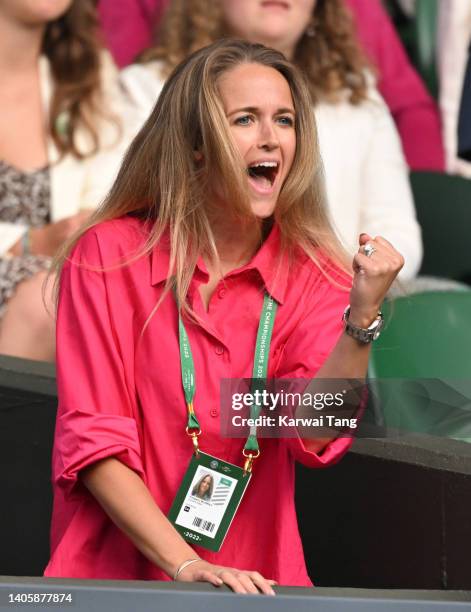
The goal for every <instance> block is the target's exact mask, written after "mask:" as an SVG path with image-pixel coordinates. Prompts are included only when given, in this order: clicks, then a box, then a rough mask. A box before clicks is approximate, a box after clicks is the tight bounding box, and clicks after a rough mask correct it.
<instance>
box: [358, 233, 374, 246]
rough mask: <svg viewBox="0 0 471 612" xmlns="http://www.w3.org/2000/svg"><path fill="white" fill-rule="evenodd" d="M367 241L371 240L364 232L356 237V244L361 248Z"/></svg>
mask: <svg viewBox="0 0 471 612" xmlns="http://www.w3.org/2000/svg"><path fill="white" fill-rule="evenodd" d="M368 240H373V238H372V237H371V236H370V235H369V234H365V232H363V233H361V234H360V236H359V237H358V244H359V245H360V246H363V245H364V244H366V243H367V242H368Z"/></svg>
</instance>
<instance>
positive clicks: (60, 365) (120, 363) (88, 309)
mask: <svg viewBox="0 0 471 612" xmlns="http://www.w3.org/2000/svg"><path fill="white" fill-rule="evenodd" d="M113 274H117V272H116V271H111V272H107V271H106V266H105V265H104V263H103V257H102V254H101V250H100V246H99V243H98V241H97V237H96V235H95V234H94V231H93V230H89V232H88V233H87V234H85V235H84V236H83V237H82V238H81V240H80V241H79V243H78V245H77V246H76V248H75V250H74V251H73V253H72V254H71V256H70V257H69V260H68V261H67V262H66V263H65V265H64V267H63V269H62V274H61V278H60V292H59V305H58V314H57V384H58V396H59V408H58V414H57V422H56V432H55V443H54V453H53V480H54V482H55V484H56V485H58V486H59V487H62V488H64V489H65V493H66V495H69V496H70V495H72V494H73V493H74V492H75V489H76V487H75V485H76V483H77V480H78V475H79V472H80V470H82V469H83V468H85V467H87V466H89V465H91V464H93V463H94V462H96V461H98V460H100V459H104V458H106V457H116V458H118V459H119V460H120V461H122V462H123V463H124V464H126V465H127V466H129V467H130V468H131V469H133V470H134V471H136V472H138V473H140V474H142V473H143V467H142V462H141V452H140V441H139V434H138V427H137V423H136V420H135V418H134V416H135V399H134V395H135V394H134V392H133V390H132V385H131V384H130V381H129V376H127V375H126V365H127V364H126V360H127V359H131V358H132V356H131V355H126V354H122V349H120V346H121V344H120V343H119V335H120V333H122V330H120V329H118V327H117V325H116V321H115V320H114V319H113V317H112V315H111V312H110V292H111V290H110V289H109V288H108V287H107V281H108V280H109V276H108V275H110V276H112V275H113ZM113 289H115V287H113ZM113 300H114V302H115V303H116V301H118V302H119V296H116V295H114V296H113Z"/></svg>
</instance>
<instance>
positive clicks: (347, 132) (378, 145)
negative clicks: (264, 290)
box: [121, 62, 422, 279]
mask: <svg viewBox="0 0 471 612" xmlns="http://www.w3.org/2000/svg"><path fill="white" fill-rule="evenodd" d="M160 66H161V65H160V64H159V63H158V62H150V63H148V64H134V65H132V66H129V67H127V68H126V69H124V70H123V71H122V72H121V82H122V85H123V88H124V90H125V93H126V95H127V96H128V98H129V100H130V103H131V107H132V108H133V109H134V110H133V117H132V120H134V121H135V120H136V119H138V120H139V121H140V122H141V123H143V122H144V121H145V120H146V119H147V116H148V115H149V113H150V111H151V109H152V107H153V105H154V103H155V101H156V100H157V97H158V95H159V94H160V91H161V89H162V87H163V84H164V80H163V78H162V76H161V70H160ZM315 115H316V121H317V127H318V132H319V143H320V150H321V155H322V159H323V163H324V168H325V178H326V189H327V200H328V205H329V209H330V212H331V218H332V220H333V224H334V226H335V227H336V229H337V232H338V234H339V236H340V238H341V239H342V241H343V243H344V244H345V246H346V248H347V249H348V250H349V251H350V252H351V253H353V252H355V251H356V250H357V248H358V235H359V234H360V232H367V233H369V234H371V235H372V236H376V235H381V236H384V237H385V238H386V239H387V240H389V241H390V242H391V243H392V244H393V245H394V246H395V248H396V249H397V250H398V251H399V252H400V253H401V254H402V255H403V256H404V259H405V262H406V263H405V266H404V268H403V270H402V272H401V278H402V279H410V278H412V277H414V276H415V275H416V274H417V272H418V270H419V267H420V263H421V259H422V241H421V231H420V227H419V225H418V223H417V220H416V216H415V209H414V203H413V199H412V193H411V189H410V185H409V178H408V168H407V166H406V162H405V160H404V155H403V153H402V148H401V143H400V139H399V136H398V134H397V132H396V128H395V126H394V123H393V120H392V118H391V116H390V114H389V111H388V109H387V107H386V105H385V103H384V102H383V100H382V98H381V96H380V95H379V93H378V92H377V90H376V89H375V88H374V87H370V90H369V99H368V100H367V101H365V102H362V103H361V104H359V105H357V106H353V105H352V104H350V103H349V102H348V101H347V100H344V101H342V102H339V103H337V104H328V103H321V104H319V105H318V106H317V107H316V108H315Z"/></svg>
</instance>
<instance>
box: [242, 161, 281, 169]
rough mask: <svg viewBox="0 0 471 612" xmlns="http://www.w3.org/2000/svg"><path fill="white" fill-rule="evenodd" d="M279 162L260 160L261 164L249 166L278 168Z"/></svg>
mask: <svg viewBox="0 0 471 612" xmlns="http://www.w3.org/2000/svg"><path fill="white" fill-rule="evenodd" d="M277 167H278V162H270V161H266V162H260V163H259V164H251V165H250V166H249V168H277Z"/></svg>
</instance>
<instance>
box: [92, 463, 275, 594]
mask: <svg viewBox="0 0 471 612" xmlns="http://www.w3.org/2000/svg"><path fill="white" fill-rule="evenodd" d="M81 479H82V482H83V483H84V484H85V486H86V487H87V489H88V490H89V491H90V492H91V493H92V495H93V496H94V497H95V498H96V499H97V501H98V502H99V503H100V505H101V506H102V508H103V509H104V510H105V512H106V513H107V514H108V516H109V517H110V518H111V519H112V521H113V522H114V523H115V524H116V525H117V526H118V527H119V528H120V529H121V530H122V531H123V532H124V533H125V534H126V535H127V536H128V538H129V539H130V540H131V541H132V542H133V544H134V545H135V546H136V548H138V549H139V550H140V551H141V553H142V554H143V555H144V556H145V557H147V559H149V560H150V561H151V562H152V563H154V564H155V565H157V566H158V567H160V568H162V569H163V570H164V572H165V573H166V574H168V575H169V576H171V577H173V576H174V575H175V572H176V571H177V569H178V568H179V567H180V566H181V564H182V563H183V562H184V561H187V560H189V559H197V558H198V555H196V553H195V551H194V550H193V549H192V548H191V546H189V545H188V544H187V543H186V542H185V541H184V540H183V538H182V537H181V536H180V535H179V533H178V532H177V531H176V530H175V528H174V527H173V525H172V524H171V523H170V521H169V520H168V519H167V518H166V516H165V515H164V514H163V512H162V511H161V510H160V508H159V507H158V506H157V504H156V503H155V501H154V499H153V497H152V495H151V494H150V492H149V490H148V488H147V487H146V485H145V484H144V482H143V480H142V479H141V478H140V476H139V475H138V474H136V472H134V471H133V470H131V469H130V468H128V467H127V466H126V465H124V464H123V463H121V462H120V461H119V460H117V459H115V458H113V457H109V458H107V459H104V460H102V461H98V462H97V463H94V464H93V465H91V466H89V467H87V468H86V469H85V470H83V471H82V473H81ZM178 580H179V581H182V582H197V581H204V582H210V583H211V584H214V585H215V586H220V585H221V584H224V583H226V584H227V585H228V586H230V587H231V588H232V589H233V590H234V591H235V592H236V593H258V592H259V590H260V591H261V592H262V593H265V594H266V595H274V591H273V589H272V587H271V585H272V584H274V582H273V581H272V580H266V579H265V578H263V576H261V575H260V574H259V573H258V572H250V571H244V570H237V569H235V568H228V567H222V566H218V565H213V564H211V563H208V562H207V561H203V560H201V561H198V562H197V563H192V564H191V565H188V567H185V568H184V569H183V570H182V571H181V573H180V574H179V576H178ZM257 587H258V589H259V590H258V589H257Z"/></svg>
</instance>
